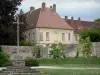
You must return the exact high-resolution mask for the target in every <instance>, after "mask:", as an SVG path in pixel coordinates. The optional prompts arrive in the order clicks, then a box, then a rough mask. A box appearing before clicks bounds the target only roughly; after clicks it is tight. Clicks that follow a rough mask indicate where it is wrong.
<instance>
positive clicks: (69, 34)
mask: <svg viewBox="0 0 100 75" xmlns="http://www.w3.org/2000/svg"><path fill="white" fill-rule="evenodd" d="M68 41H70V33H68Z"/></svg>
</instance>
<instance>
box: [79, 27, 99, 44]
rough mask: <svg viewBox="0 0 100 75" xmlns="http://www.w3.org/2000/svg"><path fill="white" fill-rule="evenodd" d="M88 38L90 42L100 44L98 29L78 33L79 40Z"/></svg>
mask: <svg viewBox="0 0 100 75" xmlns="http://www.w3.org/2000/svg"><path fill="white" fill-rule="evenodd" d="M87 37H89V38H90V41H91V42H100V28H90V29H83V31H82V32H81V33H80V39H84V40H85V39H86V38H87Z"/></svg>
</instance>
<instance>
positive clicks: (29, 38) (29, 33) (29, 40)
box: [29, 33, 30, 41]
mask: <svg viewBox="0 0 100 75" xmlns="http://www.w3.org/2000/svg"><path fill="white" fill-rule="evenodd" d="M29 41H30V33H29Z"/></svg>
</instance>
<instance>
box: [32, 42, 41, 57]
mask: <svg viewBox="0 0 100 75" xmlns="http://www.w3.org/2000/svg"><path fill="white" fill-rule="evenodd" d="M40 49H41V47H40V46H39V45H36V44H35V45H33V50H32V53H33V56H35V58H40V57H41V55H40Z"/></svg>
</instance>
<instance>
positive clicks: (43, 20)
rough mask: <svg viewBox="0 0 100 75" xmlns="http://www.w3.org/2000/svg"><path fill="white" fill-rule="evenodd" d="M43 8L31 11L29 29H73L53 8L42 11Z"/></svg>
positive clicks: (28, 19) (28, 17) (28, 20)
mask: <svg viewBox="0 0 100 75" xmlns="http://www.w3.org/2000/svg"><path fill="white" fill-rule="evenodd" d="M42 10H43V9H42V8H39V9H36V10H33V11H31V12H30V13H29V14H28V15H27V19H26V21H27V23H28V27H27V29H31V28H54V29H69V30H72V29H73V28H72V27H71V26H70V25H69V24H68V23H67V22H66V21H65V20H64V19H62V18H61V17H60V16H59V15H58V14H57V13H56V12H54V11H53V10H52V9H51V8H47V7H45V10H44V11H42Z"/></svg>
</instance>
